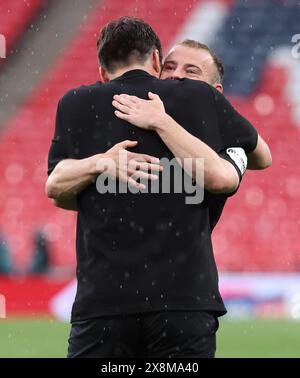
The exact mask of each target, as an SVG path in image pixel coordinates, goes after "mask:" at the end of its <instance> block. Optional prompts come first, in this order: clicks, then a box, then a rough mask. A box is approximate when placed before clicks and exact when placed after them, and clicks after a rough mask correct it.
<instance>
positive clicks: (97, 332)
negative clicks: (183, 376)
mask: <svg viewBox="0 0 300 378" xmlns="http://www.w3.org/2000/svg"><path fill="white" fill-rule="evenodd" d="M218 328H219V322H218V318H217V316H216V315H215V314H214V313H210V312H204V311H201V312H200V311H168V312H153V313H143V314H135V315H116V316H105V317H100V318H95V319H89V320H81V321H74V322H73V323H72V327H71V333H70V337H69V348H68V357H69V358H73V357H96V358H115V357H119V358H125V357H137V358H148V357H150V358H172V357H177V358H181V357H189V358H199V357H206V358H213V357H214V356H215V351H216V331H217V330H218Z"/></svg>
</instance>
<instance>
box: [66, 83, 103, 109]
mask: <svg viewBox="0 0 300 378" xmlns="http://www.w3.org/2000/svg"><path fill="white" fill-rule="evenodd" d="M105 86H106V85H105V84H102V83H100V82H99V81H97V82H96V83H94V84H90V85H81V86H79V87H76V88H72V89H69V90H68V91H67V92H66V93H65V94H64V95H63V96H62V97H61V98H60V103H61V104H70V103H74V102H77V101H79V100H80V101H82V100H83V99H84V98H87V97H90V96H91V95H93V94H95V93H99V92H102V91H103V90H104V88H105Z"/></svg>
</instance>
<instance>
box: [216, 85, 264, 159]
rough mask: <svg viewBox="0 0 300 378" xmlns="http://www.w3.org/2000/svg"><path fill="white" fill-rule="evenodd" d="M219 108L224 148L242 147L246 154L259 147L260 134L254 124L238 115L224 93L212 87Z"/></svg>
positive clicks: (218, 113)
mask: <svg viewBox="0 0 300 378" xmlns="http://www.w3.org/2000/svg"><path fill="white" fill-rule="evenodd" d="M211 89H212V91H213V93H214V99H215V104H216V108H217V115H218V122H219V128H220V135H221V137H222V139H223V143H224V147H226V148H227V147H240V148H242V149H243V150H244V151H245V152H246V153H249V152H252V151H253V150H254V149H255V148H256V145H257V138H258V133H257V131H256V129H255V128H254V127H253V126H252V124H251V123H250V122H249V121H248V120H247V119H246V118H244V117H243V116H242V115H241V114H240V113H238V112H237V111H236V110H235V109H234V107H233V106H232V105H231V104H230V102H229V101H228V100H227V99H226V98H225V97H224V96H223V94H222V93H220V92H219V91H217V90H216V89H215V88H213V87H211Z"/></svg>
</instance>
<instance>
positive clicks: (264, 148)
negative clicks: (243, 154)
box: [247, 136, 272, 170]
mask: <svg viewBox="0 0 300 378" xmlns="http://www.w3.org/2000/svg"><path fill="white" fill-rule="evenodd" d="M247 157H248V166H247V168H248V169H255V170H257V169H266V168H268V167H270V166H271V165H272V155H271V152H270V149H269V147H268V145H267V143H266V142H265V141H264V140H263V139H262V138H261V137H260V136H258V140H257V145H256V148H255V150H254V151H253V152H250V153H249V154H247Z"/></svg>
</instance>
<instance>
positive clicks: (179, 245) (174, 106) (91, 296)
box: [48, 70, 257, 321]
mask: <svg viewBox="0 0 300 378" xmlns="http://www.w3.org/2000/svg"><path fill="white" fill-rule="evenodd" d="M148 91H152V92H154V93H157V94H158V95H159V96H160V97H161V99H162V101H163V102H164V104H165V108H166V111H167V113H168V114H170V115H171V116H172V117H173V118H174V119H175V120H176V121H177V122H179V124H181V125H182V126H183V127H184V128H185V129H187V130H188V131H189V132H190V133H192V134H193V135H195V136H196V137H198V138H200V139H201V140H203V141H204V142H205V143H207V144H208V145H209V146H210V147H212V148H213V149H214V150H215V151H217V152H220V151H222V150H224V148H226V147H233V146H234V143H236V137H235V132H236V130H235V128H234V127H233V126H232V125H231V123H230V122H229V121H228V119H227V114H229V113H230V112H231V111H232V109H231V105H230V104H229V103H228V102H227V101H225V100H224V99H222V95H220V96H216V95H215V93H214V91H213V90H212V88H211V87H210V86H209V85H208V84H205V83H204V82H199V81H193V80H188V79H183V80H176V81H173V80H165V81H161V80H158V79H156V78H154V77H153V76H150V75H149V74H147V73H146V72H145V71H141V70H133V71H130V72H127V73H126V74H124V75H123V76H121V77H119V78H117V79H115V80H112V81H111V82H109V83H107V84H100V83H96V84H95V85H91V86H82V87H80V88H77V89H75V90H72V91H69V92H68V93H67V94H66V95H65V96H64V97H63V98H62V99H61V101H60V103H59V109H58V114H59V117H57V123H56V130H55V138H54V141H53V143H52V146H51V149H50V153H49V161H48V173H51V171H52V170H53V168H54V167H55V165H56V164H57V162H58V160H59V159H61V157H63V158H65V157H69V158H74V159H81V158H85V157H88V156H91V155H94V154H97V153H103V152H105V151H107V150H108V149H109V148H110V147H112V146H113V145H115V144H116V143H118V142H121V141H123V140H125V139H131V140H137V141H138V146H137V147H136V148H134V149H132V151H134V152H143V153H147V154H151V155H154V156H156V157H159V158H169V159H171V158H173V155H172V154H171V152H170V151H169V150H168V148H167V147H166V146H165V145H164V143H163V142H162V141H161V139H160V138H159V137H158V135H157V134H156V133H155V132H154V131H147V130H142V129H139V128H137V127H134V126H132V125H130V124H129V123H126V122H124V121H121V120H119V119H118V118H116V117H115V115H114V108H113V107H112V104H111V102H112V98H113V95H114V94H118V93H128V94H133V95H136V96H139V97H142V98H147V97H148V96H147V93H148ZM216 97H218V99H217V100H216ZM216 101H218V104H219V105H218V106H216ZM221 101H222V105H220V104H221ZM228 104H229V105H228ZM222 106H223V107H224V109H223V111H221V110H222ZM227 107H228V109H227ZM224 114H225V116H224ZM236 117H237V115H235V118H236ZM228 125H229V126H230V127H229V126H228ZM221 127H223V128H226V127H227V129H228V131H227V133H224V135H225V134H226V135H225V136H226V143H228V145H225V143H224V140H225V137H224V135H221V132H220V129H221ZM238 127H239V130H238V133H239V135H240V134H243V138H240V137H239V138H238V139H239V140H243V141H244V142H245V148H250V146H251V148H252V146H253V145H254V144H255V139H256V138H257V132H256V131H255V129H254V128H252V127H249V125H248V124H246V126H245V127H244V128H243V122H242V121H240V122H238ZM242 130H244V133H243V131H242ZM227 134H229V135H227ZM230 135H231V136H230ZM58 146H61V150H60V149H59V148H58ZM241 147H243V146H241ZM171 190H172V188H171ZM186 196H187V194H186V193H184V192H183V193H180V194H179V193H174V192H173V193H171V194H166V193H161V192H160V193H156V194H155V193H149V194H145V193H143V194H131V193H127V194H120V193H118V194H109V193H107V194H99V193H98V192H97V189H96V185H95V184H93V185H90V186H88V187H87V188H86V189H85V190H84V191H83V192H82V193H81V194H80V195H79V196H78V198H77V202H78V220H77V238H76V253H77V280H78V289H77V294H76V299H75V303H74V305H73V309H72V320H73V321H75V320H83V319H90V318H96V317H99V316H106V315H116V314H134V313H141V312H153V311H162V310H163V311H165V310H174V311H176V310H185V311H201V310H202V311H217V312H218V314H219V315H223V314H225V313H226V309H225V307H224V304H223V301H222V298H221V296H220V293H219V289H218V274H217V268H216V264H215V261H214V256H213V251H212V244H211V223H212V222H213V221H214V220H213V218H214V214H212V213H211V211H210V208H209V203H210V201H209V199H207V194H206V196H205V199H204V201H203V202H202V203H201V204H198V205H187V204H186V202H185V200H186ZM218 198H219V197H215V199H216V200H217V202H218V201H219V199H218Z"/></svg>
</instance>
